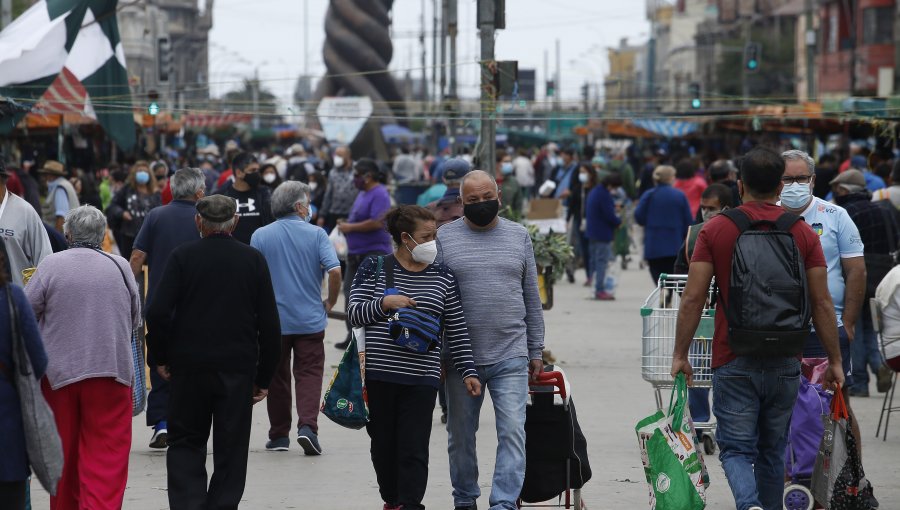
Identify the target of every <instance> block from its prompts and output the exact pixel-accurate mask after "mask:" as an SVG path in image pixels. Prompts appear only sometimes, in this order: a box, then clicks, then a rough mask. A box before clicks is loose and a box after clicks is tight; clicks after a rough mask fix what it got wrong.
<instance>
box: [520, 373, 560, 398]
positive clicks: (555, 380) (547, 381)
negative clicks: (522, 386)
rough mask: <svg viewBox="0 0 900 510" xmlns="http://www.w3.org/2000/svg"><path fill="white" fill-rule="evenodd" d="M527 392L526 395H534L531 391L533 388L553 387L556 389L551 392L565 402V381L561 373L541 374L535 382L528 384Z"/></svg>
mask: <svg viewBox="0 0 900 510" xmlns="http://www.w3.org/2000/svg"><path fill="white" fill-rule="evenodd" d="M528 386H529V390H528V393H530V394H532V395H533V394H534V393H535V392H534V391H533V390H531V388H532V387H534V386H553V387H554V388H556V389H555V390H553V394H554V395H559V396H560V397H562V399H563V400H566V398H567V395H566V379H565V377H563V375H562V372H555V371H553V372H541V373H540V374H538V376H537V380H536V381H531V382H530V383H528Z"/></svg>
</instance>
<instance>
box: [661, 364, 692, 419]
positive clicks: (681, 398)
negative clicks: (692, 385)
mask: <svg viewBox="0 0 900 510" xmlns="http://www.w3.org/2000/svg"><path fill="white" fill-rule="evenodd" d="M676 395H677V398H676ZM686 400H687V378H686V376H685V375H684V372H678V375H676V376H675V385H674V386H673V387H672V395H671V396H670V397H669V412H667V413H666V415H667V416H671V415H672V411H673V410H674V409H675V404H677V403H678V402H685V401H686ZM679 419H680V417H679Z"/></svg>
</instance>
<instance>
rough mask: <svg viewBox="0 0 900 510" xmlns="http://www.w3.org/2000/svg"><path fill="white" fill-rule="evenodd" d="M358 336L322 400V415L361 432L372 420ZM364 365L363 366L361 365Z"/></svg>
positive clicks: (354, 338) (350, 346) (335, 372)
mask: <svg viewBox="0 0 900 510" xmlns="http://www.w3.org/2000/svg"><path fill="white" fill-rule="evenodd" d="M356 342H357V340H356V335H354V336H353V338H352V339H351V340H350V345H349V346H347V350H346V351H344V356H343V357H342V358H341V362H340V364H339V365H338V367H337V370H335V371H334V375H333V376H331V382H330V383H329V384H328V389H327V390H326V391H325V396H324V397H323V398H322V408H321V411H322V414H324V415H325V416H327V417H328V418H329V419H330V420H331V421H333V422H335V423H337V424H338V425H340V426H342V427H347V428H349V429H361V428H363V427H365V426H366V423H367V422H368V421H369V406H368V402H367V400H368V398H367V396H366V384H365V380H364V379H363V378H364V375H363V371H362V370H363V369H362V367H364V366H365V358H361V356H360V353H359V351H358V350H357V344H356ZM361 363H362V364H361Z"/></svg>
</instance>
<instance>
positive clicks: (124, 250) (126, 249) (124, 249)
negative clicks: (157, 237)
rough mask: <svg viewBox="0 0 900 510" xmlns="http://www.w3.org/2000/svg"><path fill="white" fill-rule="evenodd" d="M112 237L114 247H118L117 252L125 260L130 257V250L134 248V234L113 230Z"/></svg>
mask: <svg viewBox="0 0 900 510" xmlns="http://www.w3.org/2000/svg"><path fill="white" fill-rule="evenodd" d="M113 239H115V240H116V247H117V248H119V254H120V255H122V257H123V258H124V259H125V260H128V259H130V258H131V251H132V250H133V249H134V236H130V235H126V234H120V233H118V232H113Z"/></svg>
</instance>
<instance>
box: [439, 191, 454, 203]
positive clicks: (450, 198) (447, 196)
mask: <svg viewBox="0 0 900 510" xmlns="http://www.w3.org/2000/svg"><path fill="white" fill-rule="evenodd" d="M458 197H459V188H447V191H445V192H444V196H442V197H441V198H439V199H438V203H439V204H442V203H446V202H456V199H457V198H458Z"/></svg>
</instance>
